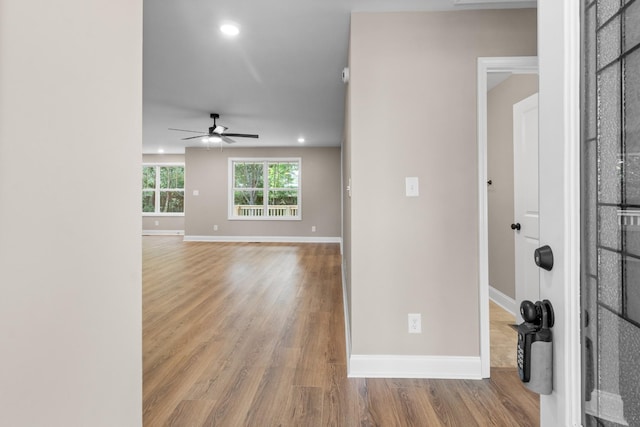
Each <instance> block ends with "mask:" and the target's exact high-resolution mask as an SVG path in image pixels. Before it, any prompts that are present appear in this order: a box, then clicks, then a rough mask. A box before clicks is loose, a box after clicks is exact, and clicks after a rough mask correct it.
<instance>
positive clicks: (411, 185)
mask: <svg viewBox="0 0 640 427" xmlns="http://www.w3.org/2000/svg"><path fill="white" fill-rule="evenodd" d="M405 184H406V195H407V197H418V195H419V194H420V191H419V189H418V177H417V176H408V177H406V178H405Z"/></svg>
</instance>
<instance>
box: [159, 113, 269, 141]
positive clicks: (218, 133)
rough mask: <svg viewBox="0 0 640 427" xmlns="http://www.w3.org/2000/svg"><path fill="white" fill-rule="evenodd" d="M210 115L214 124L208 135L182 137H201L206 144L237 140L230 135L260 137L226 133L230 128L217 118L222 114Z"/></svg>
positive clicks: (182, 130)
mask: <svg viewBox="0 0 640 427" xmlns="http://www.w3.org/2000/svg"><path fill="white" fill-rule="evenodd" d="M209 117H211V118H212V119H213V126H211V127H210V128H209V133H207V134H206V135H205V134H203V135H196V136H190V137H187V138H182V140H183V141H187V140H189V139H195V138H200V141H202V143H203V144H206V143H209V142H222V141H224V142H226V143H227V144H233V143H234V142H236V141H235V140H233V139H231V138H230V137H234V138H258V137H259V136H258V135H256V134H249V133H226V131H227V129H229V128H228V127H226V126H222V125H219V124H217V123H216V120H217V119H219V118H220V114H217V113H211V114H209ZM169 130H175V131H178V132H192V133H200V132H198V131H193V130H187V129H176V128H169Z"/></svg>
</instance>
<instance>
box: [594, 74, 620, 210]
mask: <svg viewBox="0 0 640 427" xmlns="http://www.w3.org/2000/svg"><path fill="white" fill-rule="evenodd" d="M620 161H621V159H620V70H619V68H618V67H609V68H607V69H606V70H604V71H603V72H602V73H600V75H599V76H598V176H599V179H598V183H599V188H598V200H599V201H600V202H606V203H619V202H620V176H621V171H622V168H621V164H620Z"/></svg>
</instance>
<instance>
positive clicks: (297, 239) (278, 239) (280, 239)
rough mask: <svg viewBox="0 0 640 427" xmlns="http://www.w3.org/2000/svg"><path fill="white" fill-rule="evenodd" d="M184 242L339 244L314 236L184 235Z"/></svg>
mask: <svg viewBox="0 0 640 427" xmlns="http://www.w3.org/2000/svg"><path fill="white" fill-rule="evenodd" d="M184 241H185V242H227V243H229V242H239V243H340V242H341V241H342V239H341V238H340V237H315V236H192V235H185V236H184Z"/></svg>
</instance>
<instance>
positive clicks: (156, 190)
mask: <svg viewBox="0 0 640 427" xmlns="http://www.w3.org/2000/svg"><path fill="white" fill-rule="evenodd" d="M151 166H153V167H154V168H155V169H156V186H155V188H154V189H151V188H142V190H141V195H142V193H144V192H145V191H153V193H154V202H155V203H154V208H155V209H156V210H155V211H154V212H142V216H184V202H185V196H186V195H187V192H186V175H187V171H186V168H185V166H184V163H181V162H170V163H142V169H143V170H144V168H145V167H151ZM172 166H180V167H182V169H183V170H184V176H183V181H185V186H184V187H183V188H162V189H161V188H160V168H161V167H172ZM141 172H142V171H141ZM162 191H182V193H183V196H182V200H183V207H182V212H159V211H158V209H160V193H161V192H162ZM141 208H142V207H141Z"/></svg>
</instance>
